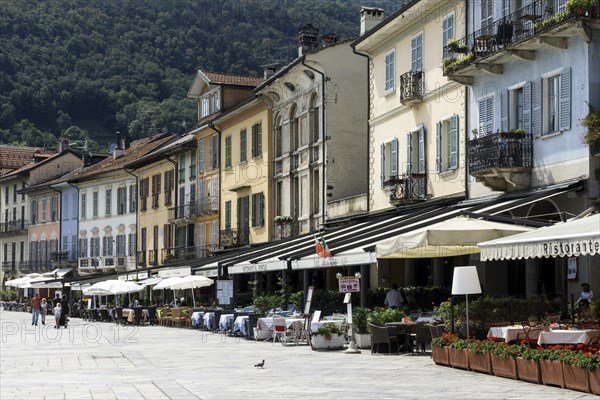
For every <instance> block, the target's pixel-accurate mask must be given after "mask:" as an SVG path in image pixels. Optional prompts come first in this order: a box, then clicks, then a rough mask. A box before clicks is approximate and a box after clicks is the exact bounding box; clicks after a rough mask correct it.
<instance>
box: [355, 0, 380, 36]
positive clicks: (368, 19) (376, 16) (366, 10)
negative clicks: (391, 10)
mask: <svg viewBox="0 0 600 400" xmlns="http://www.w3.org/2000/svg"><path fill="white" fill-rule="evenodd" d="M383 19H384V12H383V9H381V8H377V7H365V6H363V7H362V8H361V9H360V35H361V36H362V35H364V34H365V33H366V32H368V31H369V30H371V29H372V28H373V27H374V26H375V25H377V24H378V23H380V22H381V21H383Z"/></svg>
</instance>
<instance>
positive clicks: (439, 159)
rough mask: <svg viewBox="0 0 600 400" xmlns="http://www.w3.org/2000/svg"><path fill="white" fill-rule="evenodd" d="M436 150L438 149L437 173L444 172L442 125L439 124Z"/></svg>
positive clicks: (436, 132)
mask: <svg viewBox="0 0 600 400" xmlns="http://www.w3.org/2000/svg"><path fill="white" fill-rule="evenodd" d="M435 148H436V152H437V154H436V156H435V168H436V171H437V173H438V174H439V173H440V172H442V123H441V122H437V123H436V124H435Z"/></svg>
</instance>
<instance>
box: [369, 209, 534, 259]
mask: <svg viewBox="0 0 600 400" xmlns="http://www.w3.org/2000/svg"><path fill="white" fill-rule="evenodd" d="M531 230H532V228H527V227H524V226H518V225H509V224H504V223H499V222H492V221H486V220H482V219H474V218H469V217H465V216H459V217H454V218H451V219H448V220H445V221H442V222H438V223H435V224H432V225H429V226H427V227H425V228H421V229H417V230H414V231H411V232H407V233H404V234H402V235H398V236H395V237H393V238H390V239H387V240H385V241H383V242H381V243H379V244H378V245H377V246H376V249H377V250H376V251H377V258H435V257H454V256H460V255H464V254H475V253H479V247H477V243H479V242H480V241H481V240H485V239H487V240H491V239H497V238H503V237H505V236H510V235H514V234H517V233H522V232H528V231H531Z"/></svg>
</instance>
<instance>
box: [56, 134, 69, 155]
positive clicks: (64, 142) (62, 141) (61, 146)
mask: <svg viewBox="0 0 600 400" xmlns="http://www.w3.org/2000/svg"><path fill="white" fill-rule="evenodd" d="M68 148H69V138H68V137H67V136H61V137H60V138H58V152H59V153H62V152H63V151H65V150H66V149H68Z"/></svg>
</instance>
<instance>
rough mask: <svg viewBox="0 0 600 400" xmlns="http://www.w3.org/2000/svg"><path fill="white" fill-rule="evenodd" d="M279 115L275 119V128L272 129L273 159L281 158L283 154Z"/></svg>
mask: <svg viewBox="0 0 600 400" xmlns="http://www.w3.org/2000/svg"><path fill="white" fill-rule="evenodd" d="M281 119H282V118H281V115H278V116H277V118H276V119H275V127H274V128H273V130H274V132H273V133H274V136H275V157H281V155H282V154H283V141H282V139H283V138H282V134H283V132H282V127H281V124H282V123H281Z"/></svg>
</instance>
